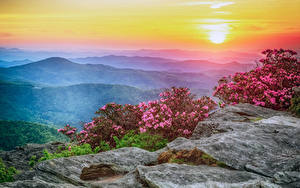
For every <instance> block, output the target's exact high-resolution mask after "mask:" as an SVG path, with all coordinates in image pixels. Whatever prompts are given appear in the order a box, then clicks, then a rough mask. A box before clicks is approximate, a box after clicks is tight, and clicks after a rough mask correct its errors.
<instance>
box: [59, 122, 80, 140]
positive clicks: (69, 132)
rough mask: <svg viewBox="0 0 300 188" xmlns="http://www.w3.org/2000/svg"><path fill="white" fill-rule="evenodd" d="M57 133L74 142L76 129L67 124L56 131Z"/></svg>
mask: <svg viewBox="0 0 300 188" xmlns="http://www.w3.org/2000/svg"><path fill="white" fill-rule="evenodd" d="M57 131H58V132H61V133H62V134H64V135H66V136H67V137H69V138H70V139H71V141H74V140H76V138H75V137H74V135H75V133H76V131H77V129H76V128H74V127H71V126H70V125H69V124H67V125H66V126H65V127H64V128H61V129H58V130H57Z"/></svg>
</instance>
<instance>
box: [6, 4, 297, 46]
mask: <svg viewBox="0 0 300 188" xmlns="http://www.w3.org/2000/svg"><path fill="white" fill-rule="evenodd" d="M299 7H300V0H288V1H287V0H229V1H221V0H220V1H209V0H203V1H197V0H195V1H193V0H126V1H125V0H1V1H0V9H1V10H0V24H1V26H0V46H3V47H21V48H28V49H72V50H76V49H140V48H153V49H161V48H180V49H209V50H219V49H232V50H239V49H240V50H248V49H249V50H254V49H262V48H275V47H276V48H278V47H283V48H292V49H299V48H300V13H299V12H300V11H299Z"/></svg>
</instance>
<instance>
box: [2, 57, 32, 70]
mask: <svg viewBox="0 0 300 188" xmlns="http://www.w3.org/2000/svg"><path fill="white" fill-rule="evenodd" d="M31 62H32V61H30V60H28V59H24V60H16V61H3V60H0V67H3V68H8V67H14V66H19V65H24V64H28V63H31Z"/></svg>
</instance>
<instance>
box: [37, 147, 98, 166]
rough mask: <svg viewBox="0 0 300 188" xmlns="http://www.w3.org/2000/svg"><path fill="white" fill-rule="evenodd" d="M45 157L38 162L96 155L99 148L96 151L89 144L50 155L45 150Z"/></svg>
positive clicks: (67, 148)
mask: <svg viewBox="0 0 300 188" xmlns="http://www.w3.org/2000/svg"><path fill="white" fill-rule="evenodd" d="M43 152H44V156H43V157H41V158H40V159H39V160H38V162H40V161H44V160H50V159H56V158H61V157H71V156H78V155H87V154H95V153H98V152H99V147H96V148H95V149H94V150H93V149H92V148H91V146H90V145H89V144H82V145H79V146H77V145H68V146H67V147H66V148H65V149H64V150H62V151H58V152H56V153H50V152H48V150H46V149H45V150H44V151H43Z"/></svg>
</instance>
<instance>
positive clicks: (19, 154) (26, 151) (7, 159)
mask: <svg viewBox="0 0 300 188" xmlns="http://www.w3.org/2000/svg"><path fill="white" fill-rule="evenodd" d="M64 146H65V144H64V143H60V142H52V143H48V144H27V145H25V146H17V147H16V149H15V150H11V151H0V158H2V160H3V162H4V163H5V164H6V166H14V167H15V168H16V169H17V170H19V171H27V170H29V169H30V168H31V166H30V165H29V164H28V162H29V160H30V158H31V157H32V156H33V155H35V156H36V158H37V159H39V158H41V157H42V156H43V150H45V149H46V150H48V151H49V152H51V153H53V152H56V151H57V149H58V147H64Z"/></svg>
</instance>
